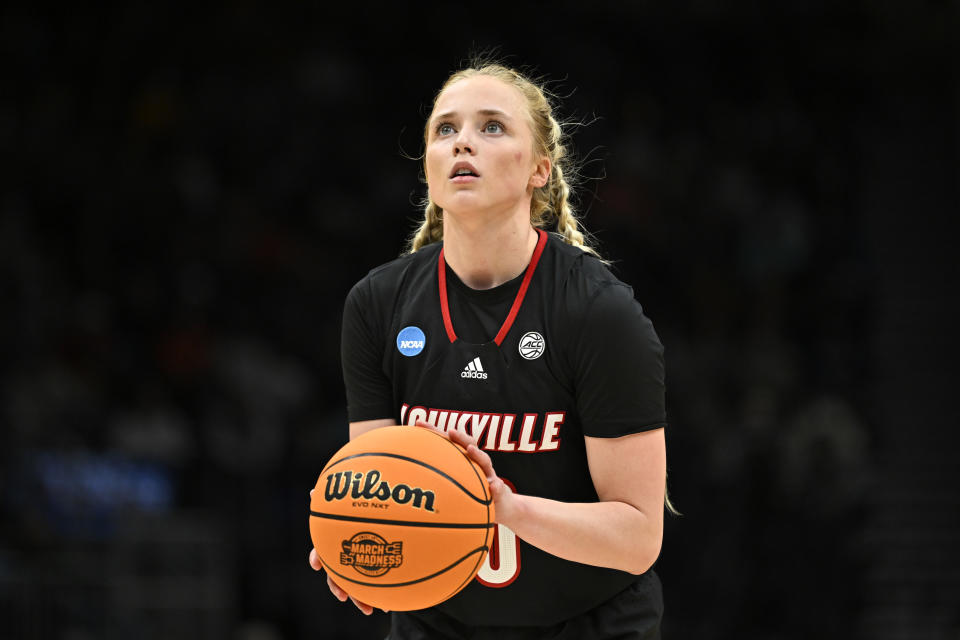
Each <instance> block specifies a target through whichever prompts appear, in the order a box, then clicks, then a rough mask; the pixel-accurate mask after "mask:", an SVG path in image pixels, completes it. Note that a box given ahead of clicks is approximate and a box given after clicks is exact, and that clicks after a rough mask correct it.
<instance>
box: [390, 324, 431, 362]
mask: <svg viewBox="0 0 960 640" xmlns="http://www.w3.org/2000/svg"><path fill="white" fill-rule="evenodd" d="M426 345H427V336H426V335H424V333H423V331H422V330H421V329H420V327H414V326H409V327H404V328H403V329H401V330H400V333H398V334H397V350H398V351H399V352H400V353H402V354H403V355H405V356H407V357H408V358H412V357H413V356H415V355H417V354H419V353H420V352H421V351H423V348H424V347H425V346H426Z"/></svg>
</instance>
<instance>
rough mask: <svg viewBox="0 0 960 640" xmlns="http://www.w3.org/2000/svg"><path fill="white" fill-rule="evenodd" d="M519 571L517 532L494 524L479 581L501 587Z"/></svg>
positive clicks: (497, 587) (510, 580)
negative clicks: (488, 550) (488, 551)
mask: <svg viewBox="0 0 960 640" xmlns="http://www.w3.org/2000/svg"><path fill="white" fill-rule="evenodd" d="M501 479H502V478H501ZM504 482H505V483H506V484H507V485H508V486H509V487H510V488H511V489H513V490H514V491H516V487H514V486H513V483H512V482H509V481H508V480H504ZM519 573H520V547H519V545H517V534H515V533H514V532H513V531H511V530H510V529H508V528H507V527H505V526H503V525H500V524H496V525H494V526H493V540H492V541H491V542H490V553H488V554H487V557H486V559H485V560H484V561H483V566H481V567H480V571H478V572H477V582H479V583H480V584H482V585H483V586H485V587H493V588H495V589H500V588H503V587H506V586H507V585H509V584H510V583H511V582H513V581H514V580H516V579H517V575H519Z"/></svg>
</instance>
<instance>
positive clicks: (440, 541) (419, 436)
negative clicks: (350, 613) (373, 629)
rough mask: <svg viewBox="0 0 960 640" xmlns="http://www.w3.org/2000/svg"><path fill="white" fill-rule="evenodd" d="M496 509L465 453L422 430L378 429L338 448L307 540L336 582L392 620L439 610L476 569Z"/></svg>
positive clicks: (313, 506)
mask: <svg viewBox="0 0 960 640" xmlns="http://www.w3.org/2000/svg"><path fill="white" fill-rule="evenodd" d="M493 519H494V512H493V503H492V499H491V497H490V488H489V487H488V486H487V480H486V478H485V477H484V475H483V472H482V471H481V470H480V468H479V467H478V466H477V465H476V464H475V463H474V462H473V461H472V460H470V458H469V457H467V454H466V452H465V451H464V450H463V449H462V448H461V447H460V446H458V445H456V444H454V443H453V442H451V441H450V440H447V439H446V438H445V437H444V436H442V435H440V434H438V433H436V432H434V431H433V430H431V429H427V428H424V427H408V426H397V427H383V428H380V429H373V430H371V431H368V432H366V433H364V434H362V435H360V436H358V437H356V438H354V439H353V440H351V441H350V442H348V443H347V444H346V445H345V446H344V447H343V448H341V449H340V450H339V451H338V452H337V453H336V454H335V455H334V456H333V458H331V459H330V462H328V463H327V466H326V467H324V469H323V471H322V472H321V473H320V478H319V479H318V480H317V486H316V489H315V490H314V492H313V497H312V499H311V502H310V537H311V538H312V539H313V546H314V548H316V550H317V555H318V556H319V557H320V560H321V562H323V567H324V569H326V570H327V571H328V572H329V573H330V576H331V577H332V578H333V581H334V582H336V583H337V584H338V585H340V587H341V588H342V589H343V590H344V591H346V592H347V593H349V594H350V595H351V596H353V597H354V598H356V599H357V600H360V601H361V602H365V603H367V604H369V605H371V606H374V607H378V608H381V609H387V610H389V611H411V610H414V609H423V608H426V607H430V606H433V605H435V604H439V603H440V602H443V601H444V600H446V599H448V598H450V597H451V596H453V595H454V594H455V593H457V592H458V591H460V590H461V589H463V588H464V587H465V586H467V584H468V583H469V582H470V581H471V580H472V579H473V577H474V576H475V575H476V574H477V571H479V569H480V565H481V564H482V563H483V560H484V558H485V557H486V555H487V551H488V550H489V548H490V542H491V540H492V537H493V527H494V524H493Z"/></svg>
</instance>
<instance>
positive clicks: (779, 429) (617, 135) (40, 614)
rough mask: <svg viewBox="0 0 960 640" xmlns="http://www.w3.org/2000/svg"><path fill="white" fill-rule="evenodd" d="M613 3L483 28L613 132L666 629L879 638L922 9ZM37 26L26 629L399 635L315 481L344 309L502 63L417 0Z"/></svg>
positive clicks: (21, 326) (29, 23) (586, 170)
mask: <svg viewBox="0 0 960 640" xmlns="http://www.w3.org/2000/svg"><path fill="white" fill-rule="evenodd" d="M605 4H606V3H601V5H605ZM615 4H616V3H610V6H609V7H601V6H598V7H597V8H596V9H595V11H593V12H592V13H584V14H580V13H577V11H576V10H575V9H571V8H566V9H560V8H558V9H555V10H554V11H555V13H554V15H553V16H552V17H551V16H545V17H542V18H538V17H537V14H530V15H526V14H524V15H523V16H519V17H520V18H521V20H520V22H521V24H516V25H513V26H510V27H503V29H505V31H504V33H502V34H501V33H500V32H498V31H497V30H496V29H494V28H492V27H489V31H480V32H479V33H478V34H476V35H475V36H473V38H475V39H473V43H474V44H476V43H481V44H483V43H489V44H501V45H502V49H501V52H502V54H504V55H505V56H506V61H507V62H508V63H516V64H519V65H521V66H523V65H531V66H532V67H533V68H534V69H535V70H536V71H538V72H540V73H543V74H545V75H546V77H547V78H548V79H550V80H551V81H552V83H551V85H550V86H551V88H552V89H553V90H554V91H555V93H557V95H558V96H559V98H560V100H559V102H560V104H561V115H562V116H563V117H565V118H566V119H567V120H568V121H569V122H577V123H580V124H579V125H578V126H574V127H572V128H571V133H572V134H573V137H572V144H573V148H574V149H575V150H576V152H577V154H578V156H579V157H580V159H581V174H582V176H581V181H580V191H579V193H580V197H579V204H580V208H581V211H583V212H584V217H585V223H586V226H587V228H588V229H589V230H591V231H592V232H594V233H595V234H596V236H597V238H598V240H599V243H600V247H601V251H602V252H603V253H604V255H605V256H606V257H608V258H610V259H612V260H613V261H614V265H615V266H614V269H615V271H616V273H617V274H618V275H619V276H620V277H621V278H622V279H623V280H625V281H626V282H628V283H630V284H632V285H633V287H634V290H635V294H636V296H637V298H638V300H639V301H640V302H641V304H642V305H643V306H644V309H645V311H646V313H647V315H648V316H650V317H651V318H652V320H653V322H654V324H655V326H656V328H657V330H658V332H659V334H660V337H661V339H662V341H663V343H664V344H665V347H666V358H667V365H668V372H667V374H668V413H669V419H670V427H669V429H668V436H667V437H668V440H667V442H668V455H669V485H670V490H671V495H672V497H673V499H674V502H675V503H676V504H677V506H678V508H679V509H680V511H681V512H683V516H681V517H678V518H673V519H669V521H668V523H667V532H666V536H665V543H664V549H663V554H662V556H661V560H660V561H659V563H658V566H657V568H658V571H659V572H660V574H661V577H662V579H663V581H664V583H665V585H666V586H665V594H666V601H667V614H666V616H667V617H666V620H665V631H666V632H667V633H668V636H669V637H674V638H701V639H704V640H706V639H710V638H733V637H737V638H809V637H814V636H817V637H822V633H821V632H822V631H823V629H824V627H825V626H828V627H829V628H831V629H835V630H836V631H837V635H834V636H830V637H853V636H854V635H855V633H856V630H857V620H858V615H859V614H860V612H861V610H862V608H863V603H862V602H861V601H860V599H859V598H858V593H859V590H858V587H859V585H860V583H861V581H862V580H863V577H864V575H865V571H866V568H867V566H868V564H869V561H870V558H869V557H867V556H866V555H865V553H864V551H863V545H862V544H861V542H862V540H863V532H864V525H865V522H866V520H867V515H868V510H869V507H870V503H869V500H868V495H869V492H870V488H871V486H872V483H873V482H874V481H875V476H876V474H877V469H876V467H875V464H874V459H875V457H874V449H875V445H876V443H875V436H876V433H875V430H874V428H873V426H872V425H871V416H870V412H869V409H868V407H867V406H866V401H865V398H866V397H867V394H868V392H869V386H868V385H869V384H870V374H869V372H870V367H871V358H872V357H873V356H872V353H871V351H870V344H869V335H870V330H871V324H870V322H871V309H872V308H873V305H874V304H875V296H876V293H877V292H876V291H875V290H874V289H873V288H872V286H873V285H872V271H871V270H872V265H871V262H870V256H869V254H868V252H867V251H866V249H865V247H864V245H863V243H862V226H863V224H864V212H863V211H862V210H861V203H860V200H859V198H858V195H857V193H856V188H857V185H858V184H859V181H860V176H859V175H858V170H859V167H860V166H861V163H862V158H861V157H860V156H859V149H860V147H859V143H858V138H857V135H858V129H857V125H858V120H859V118H860V117H861V116H862V114H863V110H864V108H865V107H864V103H865V102H866V101H867V100H869V99H870V97H871V96H872V95H873V93H872V92H874V91H876V87H875V86H874V84H873V82H874V79H875V78H876V77H877V76H878V74H879V73H880V70H879V69H875V68H874V67H873V66H872V64H874V63H873V62H872V60H874V57H873V53H874V49H873V48H874V47H876V48H880V45H879V44H877V42H878V41H879V40H881V39H882V37H883V34H885V33H886V31H884V29H887V28H889V26H885V25H888V22H887V21H885V18H884V16H883V15H882V11H881V9H870V10H867V9H860V10H849V11H846V10H843V9H841V8H827V7H826V6H818V7H817V8H816V11H814V10H807V9H805V8H803V7H800V6H793V5H799V3H787V5H788V6H786V7H783V8H782V12H783V13H782V14H777V15H753V14H751V13H750V12H749V11H747V10H746V9H736V8H730V9H728V10H726V11H720V10H719V9H716V8H712V5H711V4H710V3H693V4H692V5H691V6H690V8H688V9H686V10H682V11H681V10H679V9H678V10H676V12H675V13H669V12H668V11H667V10H666V9H658V8H655V7H650V6H646V5H644V6H645V8H642V9H641V8H637V7H634V8H630V7H621V6H619V4H616V6H614V5H615ZM815 4H816V3H815ZM563 6H567V5H563ZM4 11H5V15H4V19H3V21H2V28H0V50H2V54H0V55H2V58H3V59H4V63H3V64H4V66H5V67H6V73H5V76H6V77H7V78H8V82H7V83H6V84H7V87H6V88H5V90H4V92H3V93H4V94H5V95H4V97H3V99H2V101H0V147H2V148H4V149H5V150H6V151H7V152H8V157H9V160H11V161H12V162H10V164H8V165H7V170H6V171H5V177H4V180H3V182H4V186H3V190H2V194H0V295H2V296H3V299H4V303H3V309H4V313H2V314H0V323H2V335H3V339H2V340H0V354H2V356H0V424H2V428H0V490H2V495H0V617H2V618H3V619H4V620H5V622H4V627H5V628H7V629H10V630H12V633H13V635H12V636H10V637H22V638H100V637H110V638H113V637H132V636H131V635H130V634H131V633H133V631H132V630H136V632H135V635H136V637H144V638H148V637H194V636H193V635H192V634H194V633H196V637H201V636H202V637H230V638H246V639H250V640H253V639H254V638H256V639H273V638H296V637H331V638H366V637H378V636H376V634H378V633H381V632H382V630H383V625H384V620H383V618H379V617H375V618H374V619H364V618H362V616H360V615H359V614H357V613H356V612H354V611H351V610H349V607H345V606H342V605H340V603H338V602H336V601H334V600H333V598H332V597H330V595H329V594H328V593H327V589H326V586H325V584H324V581H323V579H322V578H320V577H318V576H317V575H315V574H313V572H312V571H310V570H309V569H308V567H307V563H306V557H307V551H308V549H309V538H308V532H307V517H306V512H307V492H308V490H309V489H310V488H311V487H312V485H313V483H314V481H315V479H316V474H317V473H318V471H319V469H320V468H321V467H322V464H323V463H324V462H325V460H326V459H327V458H328V457H329V456H330V455H331V454H332V453H333V451H335V450H336V448H338V447H339V446H340V445H341V444H342V443H343V442H344V441H345V440H346V437H347V432H346V413H345V409H344V394H343V385H342V381H341V378H340V370H339V358H340V354H339V332H340V324H339V323H340V311H341V308H342V301H343V298H344V296H345V294H346V292H347V291H348V290H349V288H350V286H352V284H353V283H354V282H356V280H358V279H359V278H360V277H362V276H363V275H364V274H365V273H366V271H367V270H368V269H370V268H372V267H374V266H376V265H377V264H380V263H382V262H385V261H387V260H389V259H391V258H393V257H394V256H396V255H398V254H399V253H400V251H401V250H402V247H403V243H404V240H405V238H406V237H407V235H408V234H409V233H410V232H411V230H412V229H413V225H414V224H415V221H416V218H417V215H418V214H417V206H416V205H417V202H418V200H419V198H420V197H422V195H423V185H422V183H421V181H420V179H419V164H418V162H417V161H416V160H415V159H413V158H415V157H416V156H417V155H418V154H419V153H420V151H421V146H420V145H421V135H422V134H421V132H422V124H423V119H424V117H425V116H426V113H427V112H428V111H429V104H430V100H431V99H432V96H433V93H434V92H435V91H436V90H437V88H438V87H439V85H440V84H441V82H442V81H443V80H444V78H445V77H446V74H447V73H448V72H449V71H451V70H452V69H453V68H455V67H456V66H457V64H458V63H459V61H460V60H461V58H463V57H464V56H465V55H466V53H467V50H466V49H465V47H466V46H468V45H470V44H471V40H470V39H468V40H467V41H466V42H458V41H457V38H456V37H455V34H448V33H444V34H443V35H442V36H440V37H439V40H437V41H431V42H426V41H424V37H423V35H422V33H421V31H422V27H423V25H421V24H419V23H417V22H414V21H413V19H412V18H410V17H408V16H405V15H404V14H403V13H402V10H401V9H398V8H396V7H393V8H384V9H383V13H382V14H378V15H377V16H374V15H373V11H372V10H371V12H368V13H364V14H363V20H359V21H358V22H348V24H349V25H350V26H349V27H348V26H346V24H347V23H344V24H341V23H340V22H338V21H339V20H348V19H347V17H345V16H344V15H337V14H336V13H333V14H327V13H325V12H321V10H319V9H317V8H314V9H312V10H308V11H307V14H306V15H305V16H298V15H296V14H294V13H291V14H289V15H286V14H284V13H283V10H281V9H276V8H273V9H269V8H268V7H267V6H266V5H261V4H259V3H256V2H253V3H244V4H241V5H238V6H236V7H233V8H222V9H203V10H197V13H196V14H193V13H191V15H187V14H180V13H179V12H178V11H177V10H176V9H175V8H172V7H152V8H146V7H139V8H135V7H133V6H127V7H116V8H114V9H113V10H109V11H108V10H92V11H90V12H84V14H83V15H69V16H68V15H59V16H58V15H53V14H51V15H42V14H40V13H37V12H34V11H31V10H29V9H26V8H23V9H21V10H16V9H7V10H4ZM192 11H193V9H192V10H191V12H192ZM820 12H827V13H826V17H825V16H824V15H822V14H821V13H820ZM514 17H517V16H514ZM298 18H301V19H298ZM434 19H436V16H434V17H433V18H431V20H434ZM535 19H539V20H540V22H538V23H537V24H539V25H540V29H539V30H535V31H538V32H539V33H540V35H538V36H534V35H533V34H531V33H530V31H529V25H530V24H531V21H533V20H535ZM788 23H790V24H793V25H795V26H796V25H799V27H800V29H799V31H797V32H796V33H798V35H790V34H793V33H795V32H794V31H790V30H787V29H786V25H787V24H788ZM361 24H362V25H363V27H364V30H363V32H362V37H358V38H357V39H355V38H354V37H353V35H352V33H353V32H352V31H351V29H355V28H359V25H361ZM401 24H408V25H409V26H410V28H409V30H408V31H407V32H405V34H404V35H403V37H400V36H399V35H397V34H396V33H395V30H396V29H397V28H398V26H399V25H401ZM852 27H858V28H861V27H862V29H863V33H866V34H867V35H865V36H863V38H861V39H860V40H859V41H856V42H855V41H853V39H852V35H851V33H852ZM551 29H552V30H553V32H555V33H563V34H566V35H565V36H564V39H563V40H562V41H561V42H557V43H550V42H540V41H539V40H538V38H541V37H543V36H544V35H545V34H546V33H549V32H551ZM811 37H813V38H815V40H816V41H815V42H812V41H811ZM510 56H515V57H510ZM881 63H882V61H881V62H877V63H876V64H877V65H879V64H881ZM10 151H13V153H12V154H10V153H9V152H10ZM827 571H828V572H829V573H830V574H831V576H834V578H833V579H825V577H824V573H825V572H827ZM813 611H816V612H817V614H816V615H811V612H813ZM8 625H9V626H8ZM324 634H326V635H324ZM3 635H7V634H6V633H4V634H3Z"/></svg>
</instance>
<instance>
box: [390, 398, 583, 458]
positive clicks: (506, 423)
mask: <svg viewBox="0 0 960 640" xmlns="http://www.w3.org/2000/svg"><path fill="white" fill-rule="evenodd" d="M565 416H566V412H565V411H548V412H546V413H544V414H542V416H541V414H539V413H525V414H523V416H522V417H518V416H517V414H513V413H485V412H480V411H457V410H454V409H433V408H427V407H422V406H416V405H415V406H413V407H411V406H410V405H409V404H406V403H404V404H403V406H401V407H400V422H401V424H407V425H415V424H416V423H417V422H418V421H419V422H426V423H427V424H429V425H432V426H433V427H436V428H437V429H441V430H443V431H449V430H450V429H456V430H457V431H462V432H463V433H466V434H467V435H469V436H472V437H473V438H474V439H476V441H477V444H478V446H479V447H480V448H481V449H485V450H487V451H517V452H520V453H538V452H541V451H556V450H557V449H559V448H560V427H561V426H563V419H564V417H565Z"/></svg>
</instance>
